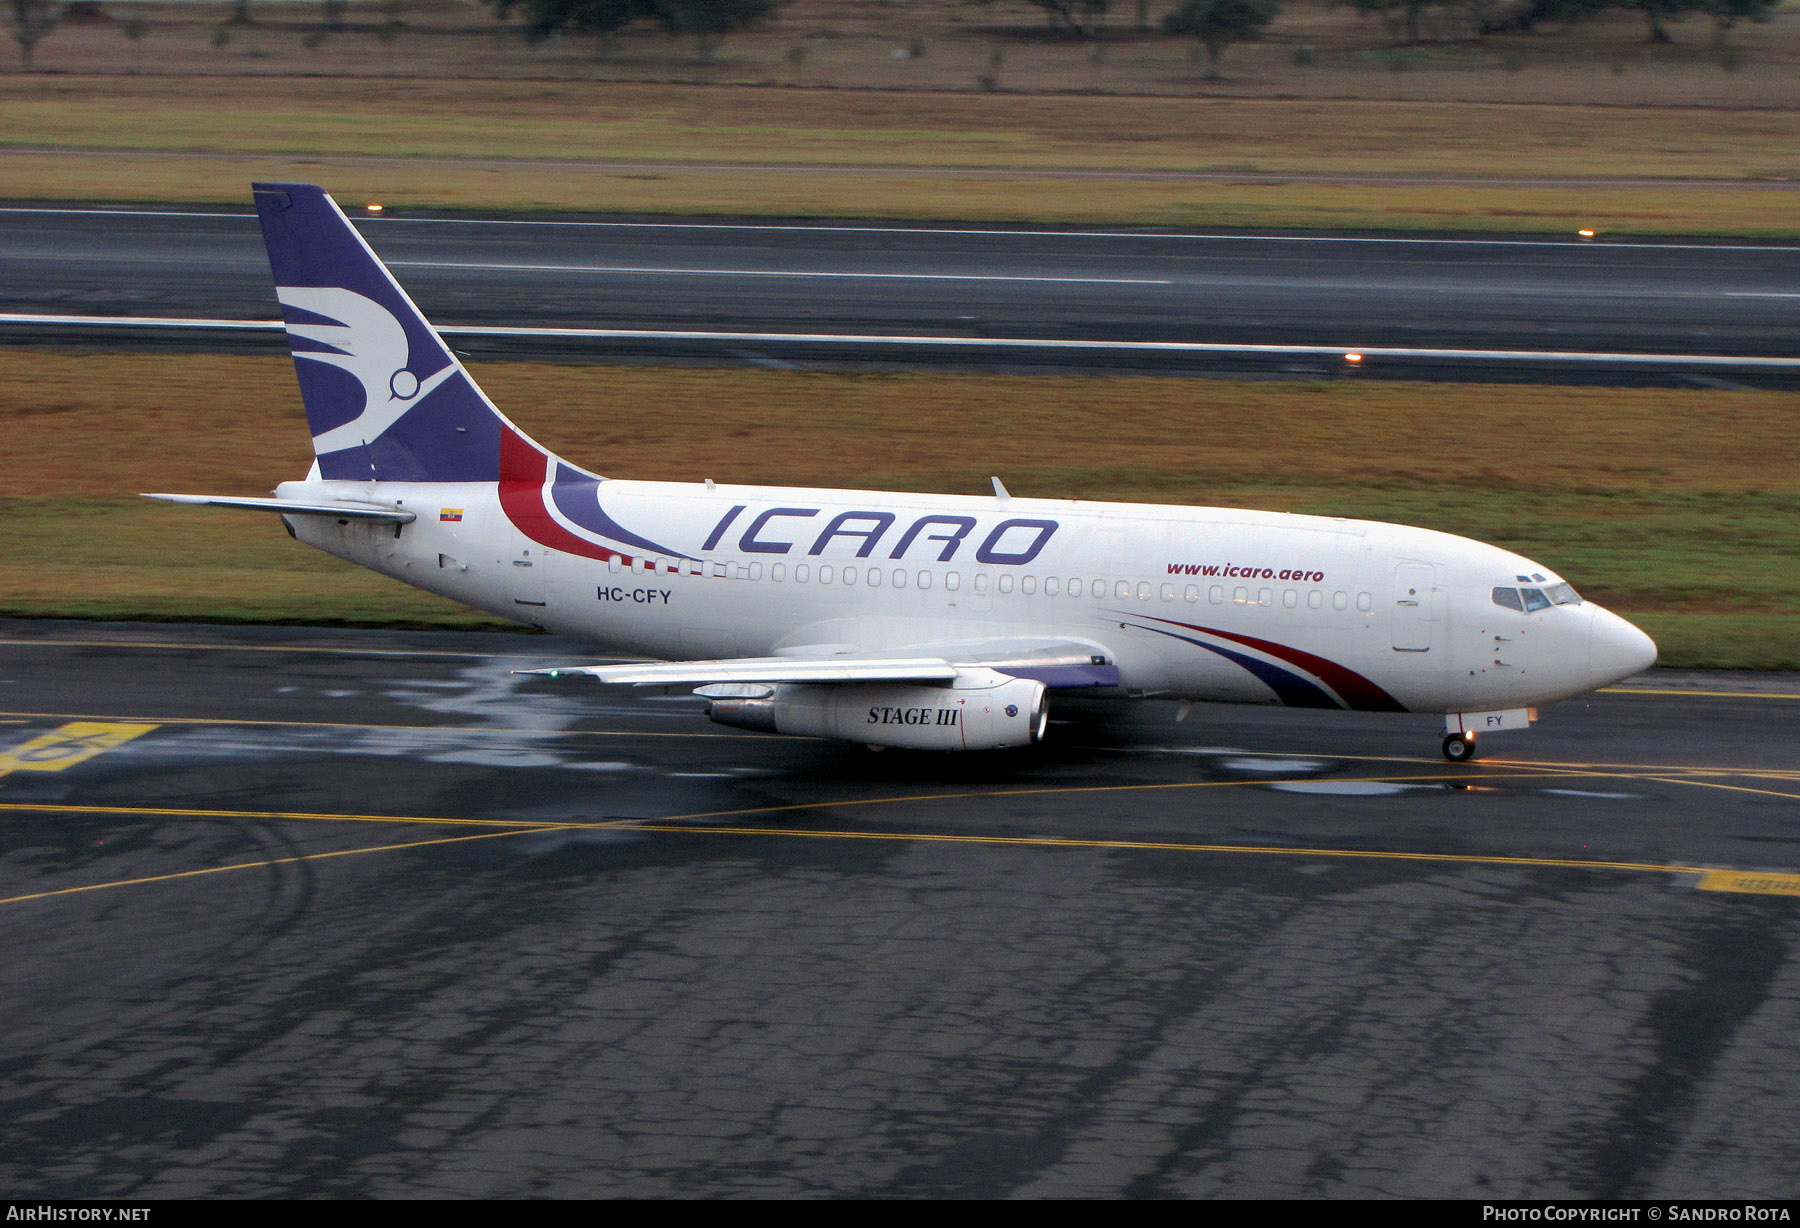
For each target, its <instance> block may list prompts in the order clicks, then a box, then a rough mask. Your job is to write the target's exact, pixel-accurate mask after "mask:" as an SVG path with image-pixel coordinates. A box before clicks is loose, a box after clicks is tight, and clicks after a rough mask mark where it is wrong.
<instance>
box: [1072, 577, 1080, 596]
mask: <svg viewBox="0 0 1800 1228" xmlns="http://www.w3.org/2000/svg"><path fill="white" fill-rule="evenodd" d="M1069 596H1071V597H1079V596H1081V577H1080V576H1070V577H1069Z"/></svg>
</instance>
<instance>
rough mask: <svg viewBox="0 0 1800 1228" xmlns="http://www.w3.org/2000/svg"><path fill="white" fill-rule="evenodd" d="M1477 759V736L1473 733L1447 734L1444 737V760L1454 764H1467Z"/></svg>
mask: <svg viewBox="0 0 1800 1228" xmlns="http://www.w3.org/2000/svg"><path fill="white" fill-rule="evenodd" d="M1474 757H1475V735H1474V734H1472V733H1447V734H1445V735H1444V758H1446V759H1448V760H1449V761H1450V762H1452V763H1467V762H1468V761H1469V760H1471V759H1473V758H1474Z"/></svg>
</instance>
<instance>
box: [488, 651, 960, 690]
mask: <svg viewBox="0 0 1800 1228" xmlns="http://www.w3.org/2000/svg"><path fill="white" fill-rule="evenodd" d="M513 672H514V673H519V674H544V675H546V676H548V677H551V678H560V677H563V676H565V675H575V674H585V675H587V676H588V677H590V678H597V679H599V680H600V681H601V682H630V683H636V684H638V685H640V686H679V685H683V684H687V683H708V682H949V681H951V680H953V679H954V678H955V677H956V666H954V665H952V664H950V662H948V661H946V660H944V659H943V658H942V657H912V658H899V657H893V658H882V657H822V658H818V659H815V660H800V659H796V658H793V657H739V658H736V659H733V660H725V661H641V662H634V663H632V664H628V665H559V666H552V667H551V668H549V669H521V670H515V671H513Z"/></svg>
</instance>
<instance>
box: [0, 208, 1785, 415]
mask: <svg viewBox="0 0 1800 1228" xmlns="http://www.w3.org/2000/svg"><path fill="white" fill-rule="evenodd" d="M359 224H360V225H361V226H362V229H363V231H364V233H365V234H366V236H367V237H368V239H369V241H370V243H371V244H372V245H373V246H374V248H375V249H376V251H377V252H379V253H380V254H381V256H382V257H383V258H384V259H386V260H388V261H390V262H391V263H392V264H393V266H394V268H395V271H396V273H397V275H398V276H399V277H400V278H401V280H402V281H403V282H404V283H405V284H406V285H407V287H408V289H409V290H410V291H411V292H412V293H413V295H414V297H415V298H416V299H417V301H418V302H419V304H420V305H421V307H423V308H424V309H425V311H426V313H427V314H428V315H429V316H431V317H432V318H433V320H434V321H435V322H437V323H438V324H439V325H441V326H443V327H445V328H446V330H447V331H450V332H452V335H453V340H454V341H455V343H456V344H457V346H458V348H459V349H463V350H465V351H466V352H468V353H470V354H473V355H475V356H478V357H481V356H501V355H520V356H530V357H555V358H582V359H600V358H627V359H629V358H657V359H664V360H666V359H671V358H676V359H696V360H705V361H726V362H736V363H771V362H773V363H785V362H800V363H860V364H877V365H881V364H889V365H891V364H915V363H932V364H950V365H960V366H982V367H987V368H994V367H999V368H1004V369H1058V370H1070V369H1072V370H1107V369H1131V370H1146V369H1148V370H1176V371H1204V372H1215V373H1250V374H1274V375H1288V376H1308V375H1330V374H1336V373H1339V372H1341V371H1342V370H1344V363H1343V357H1342V356H1343V354H1344V353H1346V352H1351V351H1354V352H1359V353H1363V354H1365V355H1367V358H1366V360H1365V364H1364V366H1363V367H1362V368H1361V369H1362V371H1363V372H1364V373H1365V374H1373V375H1386V376H1405V377H1409V378H1412V377H1421V376H1422V377H1430V378H1449V379H1501V380H1505V379H1534V380H1553V381H1569V382H1586V381H1595V380H1601V381H1608V382H1623V383H1646V382H1648V383H1682V382H1688V383H1692V382H1695V381H1698V382H1703V383H1704V382H1708V381H1713V382H1717V381H1725V382H1748V383H1753V384H1758V385H1762V386H1768V385H1775V386H1782V387H1786V386H1796V385H1800V342H1797V341H1796V338H1800V328H1797V327H1796V323H1797V322H1800V246H1796V245H1793V244H1779V243H1767V244H1753V243H1737V244H1734V243H1729V242H1710V243H1683V242H1638V241H1617V242H1615V241H1611V240H1606V241H1599V242H1592V243H1585V242H1582V241H1580V240H1578V239H1576V238H1575V237H1574V236H1570V237H1569V239H1567V240H1559V241H1541V240H1526V239H1483V238H1479V237H1477V238H1458V237H1428V236H1420V237H1413V238H1408V237H1397V236H1391V235H1390V236H1376V235H1318V234H1287V235H1278V234H1256V233H1245V234H1195V233H1181V232H1174V231H1136V230H1124V231H1120V230H1092V229H1079V228H1076V229H1057V228H1051V229H1041V228H1040V229H1032V228H1025V227H1010V228H980V227H957V226H938V227H931V226H897V225H780V224H765V223H754V224H729V223H693V222H687V221H680V220H670V221H595V220H592V219H587V220H580V219H566V218H565V219H470V218H450V219H441V218H440V219H432V218H426V217H404V218H402V217H391V216H390V217H383V218H378V219H359ZM0 267H4V268H5V270H6V276H5V278H4V280H3V282H0V315H8V316H13V317H18V318H15V319H14V320H13V321H12V322H9V323H8V322H0V341H5V342H8V343H14V344H17V343H39V344H43V343H49V344H70V343H80V344H102V345H115V344H132V345H142V344H154V345H157V346H162V347H169V346H174V347H189V348H193V347H199V348H221V347H224V348H251V349H266V350H268V351H270V352H279V350H280V348H281V342H280V339H279V336H278V335H277V334H274V333H267V334H265V333H259V332H254V331H251V332H245V331H243V330H241V329H233V328H225V327H212V328H198V329H196V328H191V327H185V328H173V327H164V328H161V329H157V328H149V327H146V326H145V325H143V324H142V323H139V324H137V325H135V326H133V327H132V328H130V329H123V328H120V327H101V326H99V325H97V324H95V323H94V322H93V318H95V317H105V318H113V319H117V318H143V317H150V318H156V319H164V320H187V321H215V322H218V323H219V324H225V323H229V322H240V323H241V322H246V321H259V320H260V321H268V320H273V319H274V318H276V311H275V308H274V303H273V297H272V291H271V286H270V284H269V274H268V269H267V264H266V261H265V258H264V255H263V249H262V242H261V238H260V234H259V232H258V229H257V226H256V222H255V218H254V216H253V215H252V214H250V213H249V212H247V211H246V212H242V213H236V214H212V213H205V212H194V211H189V212H175V213H166V212H154V211H149V212H144V211H140V212H131V211H123V212H117V211H115V212H99V211H92V210H82V209H75V210H68V211H58V210H53V209H41V208H35V207H33V208H16V209H6V210H0ZM27 317H28V318H30V319H31V320H32V321H33V322H29V323H28V322H24V319H23V318H27ZM44 317H64V318H63V319H61V320H60V322H58V321H56V320H50V321H46V320H45V318H44ZM508 328H510V329H524V330H527V331H526V332H523V333H518V332H515V333H512V334H506V333H504V332H500V331H496V330H500V329H508ZM546 330H574V331H573V332H564V333H562V334H560V335H557V334H554V333H552V332H548V331H546ZM1669 356H1681V357H1680V358H1679V359H1678V360H1676V361H1670V360H1669ZM1750 360H1760V362H1752V361H1750Z"/></svg>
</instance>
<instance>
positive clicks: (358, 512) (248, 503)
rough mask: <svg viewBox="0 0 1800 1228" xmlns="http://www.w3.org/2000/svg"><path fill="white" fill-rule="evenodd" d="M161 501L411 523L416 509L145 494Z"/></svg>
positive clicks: (218, 496)
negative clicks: (410, 510) (411, 510)
mask: <svg viewBox="0 0 1800 1228" xmlns="http://www.w3.org/2000/svg"><path fill="white" fill-rule="evenodd" d="M144 498H146V499H160V500H162V501H163V502H164V503H192V504H199V505H202V506H205V507H238V508H249V509H251V510H252V511H259V512H281V513H283V514H285V515H290V516H336V517H338V518H340V519H343V520H379V521H384V522H386V523H388V524H411V523H412V522H413V521H415V520H417V519H418V518H419V517H418V513H416V512H409V511H406V510H404V509H402V508H397V507H393V506H390V505H388V504H383V503H356V502H352V501H350V500H337V499H331V500H327V501H325V502H323V503H301V502H299V501H298V500H295V499H249V498H240V497H239V496H237V495H145V496H144Z"/></svg>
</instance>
